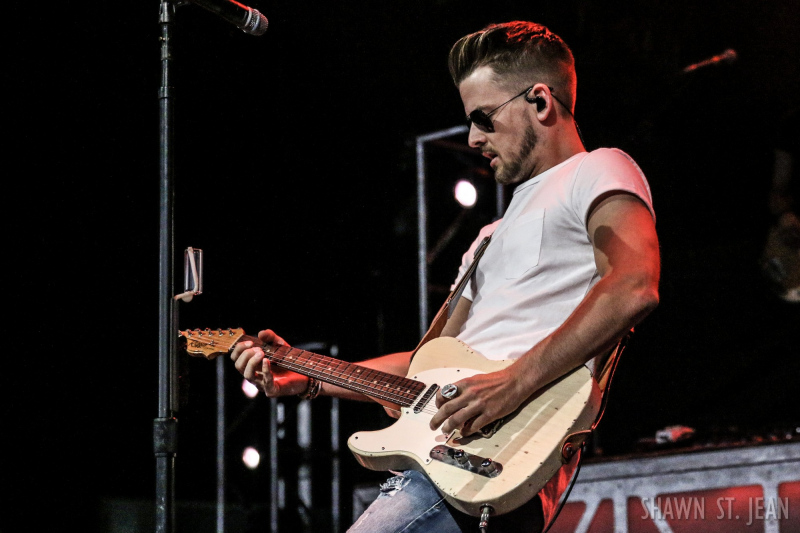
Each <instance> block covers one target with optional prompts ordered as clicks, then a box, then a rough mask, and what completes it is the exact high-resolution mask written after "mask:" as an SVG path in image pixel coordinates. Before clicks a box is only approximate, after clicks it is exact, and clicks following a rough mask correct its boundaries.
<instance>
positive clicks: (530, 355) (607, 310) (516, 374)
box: [431, 194, 660, 434]
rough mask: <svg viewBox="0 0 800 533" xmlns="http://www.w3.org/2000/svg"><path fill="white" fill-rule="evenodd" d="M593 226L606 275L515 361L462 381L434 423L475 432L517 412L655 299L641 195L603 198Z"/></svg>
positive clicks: (652, 252)
mask: <svg viewBox="0 0 800 533" xmlns="http://www.w3.org/2000/svg"><path fill="white" fill-rule="evenodd" d="M587 227H588V230H589V236H590V238H591V241H592V244H593V246H594V254H595V262H596V264H597V269H598V273H599V274H600V276H601V279H600V280H599V281H598V282H597V283H596V284H595V286H594V287H593V288H592V289H591V290H590V291H589V293H588V294H587V295H586V297H585V298H584V300H583V301H582V302H581V303H580V305H578V307H577V308H576V309H575V311H574V312H573V313H572V315H570V317H569V318H568V319H567V320H566V321H565V322H564V324H562V325H561V327H559V328H558V329H557V330H556V331H554V332H553V333H551V334H550V335H549V336H548V337H546V338H545V339H544V340H543V341H542V342H540V343H539V344H537V345H536V346H534V347H533V348H531V350H529V351H528V352H527V353H526V354H524V355H523V356H522V357H520V358H519V359H517V361H515V363H514V364H513V365H511V366H510V367H508V368H506V369H504V370H502V371H499V372H492V373H489V374H482V375H478V376H474V377H472V378H469V379H466V380H463V382H462V383H461V389H462V391H461V392H460V394H459V396H458V397H456V398H455V399H453V400H450V401H448V402H446V403H443V405H442V406H441V408H440V410H439V412H438V413H437V414H436V415H435V416H434V417H433V419H432V420H431V427H432V428H435V427H438V426H439V425H441V426H442V430H443V431H444V432H445V433H447V432H449V431H452V430H453V429H456V428H460V429H462V432H464V433H466V434H469V433H471V432H472V431H474V429H473V428H480V427H483V426H484V425H486V424H488V423H490V422H492V421H493V420H497V419H498V418H500V417H503V416H505V415H507V414H509V413H511V412H512V411H513V410H514V409H516V408H517V407H518V406H519V405H520V404H521V403H522V402H523V401H524V400H525V399H526V398H528V397H529V396H530V395H531V394H533V393H534V392H536V391H537V390H539V389H540V388H542V387H544V386H545V385H547V384H548V383H550V382H551V381H553V380H554V379H556V378H558V377H560V376H562V375H564V374H565V373H567V372H569V371H570V370H572V369H574V368H576V367H578V366H580V365H582V364H584V363H586V361H588V360H589V359H591V358H592V357H594V356H596V355H599V354H601V353H603V352H604V351H605V350H609V349H610V348H611V347H612V346H613V345H614V344H615V343H616V342H617V341H618V340H619V339H620V338H621V337H622V336H623V335H624V334H625V333H626V332H628V331H629V330H630V329H631V328H632V327H633V326H634V325H636V324H637V323H639V322H640V321H641V320H642V319H643V318H644V317H645V316H647V315H648V314H649V313H650V312H651V311H652V310H653V309H654V308H655V307H656V306H657V304H658V281H659V275H660V259H659V248H658V238H657V236H656V232H655V224H654V221H653V218H652V216H651V214H650V211H649V210H648V209H647V207H646V206H645V205H644V204H643V203H642V201H641V200H639V199H638V198H636V197H634V196H631V195H629V194H612V195H609V196H606V197H603V198H601V199H599V201H598V202H596V205H595V207H594V208H593V210H592V211H591V214H590V216H589V220H588V223H587ZM439 401H440V403H442V402H441V399H439ZM468 421H469V426H468V427H464V425H465V424H466V423H467V422H468Z"/></svg>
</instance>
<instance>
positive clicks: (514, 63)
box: [448, 21, 577, 111]
mask: <svg viewBox="0 0 800 533" xmlns="http://www.w3.org/2000/svg"><path fill="white" fill-rule="evenodd" d="M448 64H449V67H450V76H452V78H453V82H454V83H455V84H456V87H458V86H459V85H460V84H461V82H462V81H464V79H466V78H467V77H468V76H469V75H470V74H472V73H473V72H475V70H476V69H478V68H480V67H483V66H488V67H490V68H491V69H492V70H493V71H494V72H495V76H496V78H497V81H498V83H500V84H501V85H502V86H504V87H505V86H508V88H509V89H510V90H512V91H519V90H520V88H524V86H526V85H533V84H534V83H539V82H541V83H544V84H546V85H548V86H549V87H551V88H552V90H553V92H554V94H555V95H556V96H557V97H559V98H560V99H561V100H563V101H564V103H565V104H566V105H567V106H568V108H569V111H573V109H574V107H575V93H576V89H577V77H576V75H575V58H574V57H573V56H572V51H571V50H570V49H569V47H568V46H567V44H566V43H565V42H564V41H563V40H562V39H561V37H559V36H558V35H556V34H555V33H553V32H551V31H550V30H549V29H547V28H546V27H544V26H542V25H541V24H536V23H534V22H524V21H514V22H506V23H503V24H491V25H489V26H487V27H485V28H484V29H482V30H481V31H478V32H475V33H472V34H470V35H466V36H464V37H462V38H461V39H459V40H458V41H457V42H456V43H455V44H454V45H453V47H452V48H451V49H450V56H449V59H448Z"/></svg>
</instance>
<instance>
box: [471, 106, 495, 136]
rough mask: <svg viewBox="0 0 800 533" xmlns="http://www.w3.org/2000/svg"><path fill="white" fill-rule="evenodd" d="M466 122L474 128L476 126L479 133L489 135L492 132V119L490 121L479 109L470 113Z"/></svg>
mask: <svg viewBox="0 0 800 533" xmlns="http://www.w3.org/2000/svg"><path fill="white" fill-rule="evenodd" d="M467 120H469V122H471V123H473V124H475V126H477V127H478V129H479V130H481V131H485V132H489V133H491V132H493V131H494V124H492V119H490V118H489V116H488V115H487V114H486V113H484V112H483V111H481V110H480V109H476V110H475V111H473V112H472V113H470V114H469V116H468V117H467Z"/></svg>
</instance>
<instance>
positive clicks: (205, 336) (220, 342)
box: [178, 328, 244, 360]
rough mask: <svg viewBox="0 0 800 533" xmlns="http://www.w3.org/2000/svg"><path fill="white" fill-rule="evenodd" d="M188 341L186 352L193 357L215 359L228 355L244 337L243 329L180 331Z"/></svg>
mask: <svg viewBox="0 0 800 533" xmlns="http://www.w3.org/2000/svg"><path fill="white" fill-rule="evenodd" d="M178 335H180V336H181V337H184V338H185V339H186V352H187V353H188V354H189V355H191V356H193V357H205V358H206V359H209V360H210V359H214V358H215V357H217V356H220V355H226V354H227V353H228V352H230V351H231V349H232V348H233V346H234V345H235V344H236V343H237V342H239V339H241V338H242V337H243V336H244V330H243V329H242V328H237V329H204V330H200V329H187V330H183V331H178Z"/></svg>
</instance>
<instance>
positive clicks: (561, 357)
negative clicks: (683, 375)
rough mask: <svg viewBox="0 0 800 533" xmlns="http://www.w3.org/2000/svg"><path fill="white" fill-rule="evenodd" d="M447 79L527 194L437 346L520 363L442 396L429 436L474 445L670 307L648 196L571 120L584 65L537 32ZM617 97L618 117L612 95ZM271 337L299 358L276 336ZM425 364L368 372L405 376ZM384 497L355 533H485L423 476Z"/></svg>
mask: <svg viewBox="0 0 800 533" xmlns="http://www.w3.org/2000/svg"><path fill="white" fill-rule="evenodd" d="M449 65H450V72H451V75H452V77H453V80H454V82H455V85H456V87H457V88H458V90H459V92H460V95H461V99H462V102H463V105H464V111H465V113H466V115H467V120H468V122H469V124H470V130H469V145H470V146H471V147H473V148H476V149H477V150H479V151H480V152H481V153H483V155H484V156H485V157H487V158H489V159H490V160H491V163H490V166H491V168H492V169H493V170H494V173H495V179H496V180H497V181H498V182H499V183H501V184H504V185H509V186H512V187H514V194H513V198H512V200H511V202H510V204H509V206H508V209H507V211H506V213H505V215H504V217H503V219H501V220H499V221H497V222H495V223H493V224H491V225H489V226H487V227H486V228H484V229H483V230H482V231H481V232H480V235H479V236H478V238H477V239H476V241H475V243H474V244H473V246H472V247H471V249H470V250H469V251H467V253H465V254H464V259H463V262H462V265H461V269H460V272H459V277H461V276H463V275H464V273H465V272H467V269H468V268H469V267H470V265H471V263H472V261H473V253H474V251H475V249H476V248H477V247H478V243H479V242H481V240H482V239H483V238H484V237H486V236H488V235H492V238H491V242H490V244H489V245H488V247H487V248H486V251H485V253H484V254H483V256H482V258H481V259H480V261H479V263H478V266H477V268H476V269H475V270H474V272H473V273H472V274H471V277H470V278H469V280H468V283H467V285H466V288H465V290H464V292H463V295H462V296H461V297H460V299H458V301H457V302H454V309H453V312H452V314H451V315H450V317H449V319H447V322H446V323H445V325H444V327H443V329H442V331H441V334H440V336H442V337H456V338H458V339H459V340H461V341H463V342H464V343H465V344H466V345H468V346H469V347H470V348H471V349H474V350H475V351H476V352H478V353H479V354H482V355H483V356H484V357H486V358H488V359H496V360H513V363H512V364H510V365H509V366H507V367H504V368H502V369H501V370H498V371H493V372H487V373H482V374H478V375H474V376H471V377H466V378H464V379H461V380H458V381H454V382H452V383H448V384H447V385H446V386H444V387H442V389H440V390H439V391H438V392H437V393H436V397H435V403H436V407H437V408H438V412H436V413H435V414H434V415H433V417H432V418H431V419H430V427H431V428H432V429H436V428H439V430H440V431H442V432H443V433H445V434H448V433H451V432H453V431H455V430H459V431H460V433H461V435H462V436H469V435H473V434H475V433H476V432H478V431H479V430H480V429H481V428H484V427H485V426H488V425H489V424H490V423H491V422H493V421H495V420H498V419H501V418H503V417H505V416H507V415H509V414H510V413H512V412H514V411H515V410H516V409H517V408H518V407H519V406H520V405H521V404H523V402H525V401H526V400H527V399H529V398H530V397H531V396H532V395H534V394H535V393H537V391H540V390H541V389H542V388H543V387H545V386H547V385H548V384H550V383H551V382H553V381H554V380H556V379H558V378H560V377H561V376H564V375H565V374H567V373H568V372H570V371H572V370H573V369H575V368H577V367H581V366H582V365H586V366H587V367H589V369H590V370H594V362H595V358H598V357H601V356H603V355H604V354H607V353H608V351H609V350H611V349H612V348H613V347H614V346H615V345H616V344H617V342H618V341H619V340H620V339H621V338H622V337H624V336H625V335H626V334H627V333H628V332H629V331H630V330H631V328H633V326H634V325H636V324H637V323H639V322H640V321H641V320H642V319H643V318H644V317H646V316H647V315H648V314H649V313H650V312H651V311H652V310H653V309H654V308H655V307H656V305H657V304H658V281H659V273H660V260H659V246H658V239H657V236H656V231H655V215H654V213H653V209H652V199H651V196H650V190H649V186H648V184H647V181H646V179H645V177H644V175H643V173H642V172H641V170H640V169H639V167H638V166H637V165H636V163H634V162H633V160H632V159H631V158H630V157H629V156H627V155H626V154H625V153H623V152H621V151H619V150H616V149H598V150H595V151H592V152H586V150H585V148H584V145H583V141H582V138H581V135H580V130H579V129H578V126H577V123H576V121H575V117H574V116H573V110H574V107H575V98H576V75H575V67H574V59H573V56H572V52H571V51H570V49H569V48H568V47H567V45H566V44H565V43H564V42H563V41H562V40H561V39H560V38H559V37H558V36H556V35H555V34H553V33H552V32H551V31H549V30H548V29H547V28H545V27H543V26H541V25H539V24H535V23H530V22H509V23H505V24H497V25H491V26H488V27H487V28H485V29H483V30H481V31H479V32H476V33H474V34H470V35H467V36H465V37H463V38H462V39H460V40H459V41H458V42H457V43H456V44H455V45H454V46H453V48H452V50H451V52H450V58H449ZM607 89H608V91H609V95H608V99H609V102H612V101H613V99H614V94H613V85H609V86H608V87H607ZM620 105H621V104H620ZM258 335H259V338H260V339H261V340H262V341H265V342H267V343H274V344H286V343H285V342H284V341H283V339H281V338H280V337H278V336H277V335H276V334H275V333H274V332H273V331H271V330H265V331H262V332H260V333H259V334H258ZM413 353H414V352H413V351H409V352H402V353H394V354H389V355H384V356H381V357H377V358H374V359H369V360H367V361H364V362H361V363H359V365H360V366H362V367H368V368H374V369H378V370H381V371H383V372H388V373H391V374H396V375H400V376H406V375H407V373H408V369H409V365H410V364H411V359H412V356H413ZM231 358H232V359H233V360H234V361H235V366H236V368H237V370H238V371H239V372H241V373H242V375H243V376H244V377H245V378H246V379H248V380H249V381H251V382H253V383H255V384H257V385H258V386H259V387H261V388H262V389H263V390H264V392H265V393H266V395H267V396H269V397H275V396H286V395H302V396H304V397H307V398H313V397H315V396H317V395H319V394H323V395H330V396H336V397H341V398H350V399H356V400H367V399H369V398H368V397H367V396H364V395H362V394H359V393H357V392H354V391H352V390H348V389H345V388H341V387H338V386H335V385H332V384H330V383H324V384H323V383H322V382H321V381H317V380H315V379H310V378H308V377H306V376H305V375H301V374H297V373H294V372H290V371H287V370H283V369H279V368H277V367H275V366H273V367H272V368H271V367H270V364H269V362H268V360H267V359H266V358H265V356H264V351H263V350H262V348H261V347H258V346H254V344H253V342H251V341H246V342H242V343H240V344H238V345H237V346H236V348H235V349H234V350H233V352H232V354H231ZM451 385H452V387H451ZM443 393H444V395H443ZM385 487H386V490H385V491H382V493H381V495H380V496H379V497H378V499H377V500H376V501H375V502H374V503H373V504H372V505H371V506H370V507H369V508H368V509H367V511H365V513H364V514H363V515H362V517H361V518H360V519H359V520H358V521H357V522H356V523H355V524H354V525H353V526H352V528H351V529H350V531H351V532H358V533H379V532H395V531H404V532H411V531H430V532H437V533H447V532H459V531H475V530H476V528H477V523H476V522H477V521H476V519H475V518H474V517H473V516H469V515H467V514H465V513H462V512H461V511H459V510H457V509H455V508H453V507H452V506H451V505H450V504H449V503H448V502H447V501H446V500H445V499H443V497H442V495H441V494H440V493H439V491H437V490H436V487H435V486H434V485H433V484H432V483H431V482H430V481H429V480H428V479H427V478H426V476H424V475H422V474H420V473H419V472H416V471H413V470H409V471H406V472H400V473H398V475H397V476H396V477H394V478H392V479H390V480H389V482H387V484H386V485H385ZM553 495H555V496H553ZM558 495H559V491H557V490H556V491H555V492H552V491H551V492H547V491H542V493H541V494H540V495H539V496H538V497H535V498H533V499H531V500H530V501H529V502H528V503H526V504H524V505H522V506H520V507H518V508H516V509H514V510H512V511H510V512H508V513H505V514H501V515H499V516H497V517H494V518H492V530H493V531H513V532H523V531H540V530H541V529H542V528H543V525H544V523H545V522H546V521H549V519H550V518H551V517H552V516H553V514H554V509H555V506H556V503H557V498H558Z"/></svg>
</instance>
